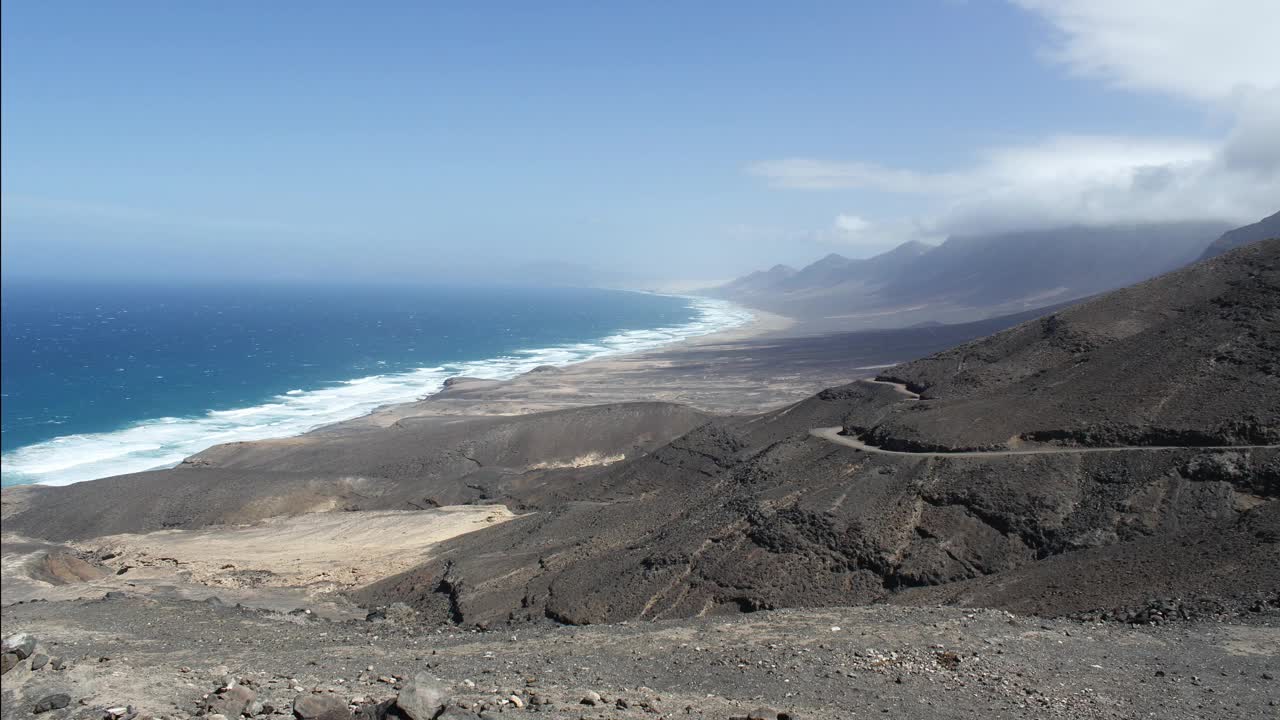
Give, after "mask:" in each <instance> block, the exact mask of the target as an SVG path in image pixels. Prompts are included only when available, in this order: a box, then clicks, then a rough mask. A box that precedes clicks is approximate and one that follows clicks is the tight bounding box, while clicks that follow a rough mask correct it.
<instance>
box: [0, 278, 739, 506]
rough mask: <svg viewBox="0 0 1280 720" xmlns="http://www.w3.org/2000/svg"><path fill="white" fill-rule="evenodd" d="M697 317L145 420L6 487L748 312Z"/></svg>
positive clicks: (72, 478) (80, 475) (37, 451)
mask: <svg viewBox="0 0 1280 720" xmlns="http://www.w3.org/2000/svg"><path fill="white" fill-rule="evenodd" d="M685 299H686V300H688V301H689V304H690V307H692V308H693V309H694V310H696V311H697V313H698V315H697V317H696V318H694V319H693V320H692V321H690V322H688V323H685V324H683V325H677V326H673V327H664V328H654V329H644V330H627V331H624V332H620V333H617V334H614V335H610V336H608V337H605V338H601V339H599V340H596V341H594V342H587V343H574V344H567V345H559V346H555V347H547V348H535V349H528V350H521V351H518V352H516V353H514V354H512V355H506V356H502V357H496V358H489V359H485V360H475V361H469V362H459V363H450V364H446V365H441V366H438V367H427V368H419V369H416V370H411V371H408V372H400V373H388V374H384V375H370V376H368V377H361V378H354V379H351V380H344V381H340V382H335V383H332V384H330V385H328V386H326V387H322V388H318V389H315V390H289V391H288V392H285V393H283V394H281V395H277V396H275V397H274V398H272V399H271V400H270V401H268V402H266V403H264V404H262V405H255V406H253V407H246V408H237V409H233V410H211V411H209V412H206V413H205V414H203V415H201V416H198V417H190V418H175V417H165V418H155V419H152V420H143V421H140V422H137V423H134V424H133V425H130V426H129V427H126V428H124V429H122V430H116V431H113V432H102V433H90V434H81V435H66V436H62V437H57V438H54V439H52V440H47V441H44V442H40V443H36V444H33V445H27V446H25V447H21V448H17V449H15V450H13V451H11V452H7V453H5V454H4V455H3V457H0V475H2V476H3V482H4V485H6V486H8V485H19V484H26V483H42V484H47V485H69V484H71V483H76V482H81V481H84V480H94V479H96V478H102V477H110V476H113V475H123V474H126V473H133V472H141V471H143V470H154V469H157V468H164V467H171V466H173V465H175V464H177V463H178V462H180V461H181V460H182V459H183V458H185V457H188V456H190V455H193V454H195V453H197V452H199V451H201V450H204V449H205V448H208V447H210V446H212V445H217V444H219V443H225V442H233V441H242V440H264V439H267V438H279V437H288V436H291V435H299V434H301V433H304V432H307V431H309V430H314V429H315V428H317V427H320V426H322V425H328V424H331V423H335V422H339V421H342V420H350V419H352V418H355V417H359V416H361V415H365V414H367V413H369V412H371V411H372V410H374V409H376V408H378V407H381V406H383V405H389V404H392V403H400V402H409V401H413V400H417V399H419V398H422V397H424V396H427V395H431V394H433V393H436V392H438V391H439V390H440V388H441V387H442V385H443V384H444V381H445V379H446V378H449V377H453V376H457V375H466V376H469V377H476V378H483V379H491V380H505V379H509V378H512V377H515V376H517V375H520V374H522V373H525V372H528V371H529V370H532V369H533V368H535V367H539V366H542V365H569V364H572V363H578V362H583V361H585V360H591V359H594V358H599V357H606V356H609V355H621V354H625V353H632V352H637V351H641V350H649V349H652V348H656V347H660V346H662V345H666V344H669V343H673V342H679V341H681V340H685V339H687V338H693V337H698V336H701V335H708V334H711V333H714V332H719V331H721V330H727V329H729V328H733V327H738V326H740V325H743V324H745V323H747V322H749V321H750V320H751V319H752V315H751V313H750V311H748V310H745V309H743V308H740V307H737V306H735V305H732V304H731V303H728V302H725V301H722V300H711V299H707V298H698V297H687V298H685Z"/></svg>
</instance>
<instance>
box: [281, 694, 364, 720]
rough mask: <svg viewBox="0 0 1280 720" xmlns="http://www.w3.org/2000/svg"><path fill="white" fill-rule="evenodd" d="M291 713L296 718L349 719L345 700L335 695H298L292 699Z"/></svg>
mask: <svg viewBox="0 0 1280 720" xmlns="http://www.w3.org/2000/svg"><path fill="white" fill-rule="evenodd" d="M293 714H294V716H295V717H297V718H298V720H351V711H350V710H348V709H347V701H346V700H343V699H342V698H340V697H338V696H337V695H314V694H310V693H308V694H305V695H299V696H298V697H296V698H294V699H293Z"/></svg>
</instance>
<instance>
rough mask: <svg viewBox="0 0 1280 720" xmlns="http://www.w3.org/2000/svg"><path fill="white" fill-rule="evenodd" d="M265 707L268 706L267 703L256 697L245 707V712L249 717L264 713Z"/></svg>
mask: <svg viewBox="0 0 1280 720" xmlns="http://www.w3.org/2000/svg"><path fill="white" fill-rule="evenodd" d="M265 707H266V705H265V703H263V702H262V701H261V700H257V699H255V700H254V701H253V702H251V703H249V706H248V707H246V708H245V709H244V714H245V715H247V716H249V717H253V716H255V715H261V714H262V713H263V708H265Z"/></svg>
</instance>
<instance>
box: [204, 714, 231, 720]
mask: <svg viewBox="0 0 1280 720" xmlns="http://www.w3.org/2000/svg"><path fill="white" fill-rule="evenodd" d="M204 717H205V720H227V716H226V715H223V714H221V713H214V714H212V715H205V716H204Z"/></svg>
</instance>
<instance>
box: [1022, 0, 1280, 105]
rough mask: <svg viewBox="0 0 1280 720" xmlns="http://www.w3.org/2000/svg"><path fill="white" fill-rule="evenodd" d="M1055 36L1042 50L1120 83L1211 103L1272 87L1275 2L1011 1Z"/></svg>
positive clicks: (1278, 44) (1278, 17)
mask: <svg viewBox="0 0 1280 720" xmlns="http://www.w3.org/2000/svg"><path fill="white" fill-rule="evenodd" d="M1012 2H1013V3H1014V4H1015V5H1018V6H1020V7H1022V8H1024V9H1026V10H1028V11H1030V12H1032V13H1035V14H1037V15H1039V16H1040V17H1042V18H1043V19H1044V20H1046V21H1047V22H1048V23H1050V24H1051V25H1052V26H1053V27H1054V29H1055V31H1056V32H1057V34H1058V37H1057V38H1055V41H1054V44H1053V45H1052V46H1051V47H1050V48H1049V49H1048V50H1046V55H1047V56H1048V57H1049V58H1051V59H1052V60H1053V61H1055V62H1059V63H1062V64H1063V65H1065V66H1066V67H1067V68H1069V69H1070V70H1071V71H1072V72H1074V73H1077V74H1080V75H1086V76H1094V77H1100V78H1102V79H1104V80H1106V81H1107V82H1109V83H1111V84H1113V85H1115V86H1117V87H1122V88H1128V89H1135V90H1154V91H1157V92H1162V93H1168V94H1171V95H1176V96H1180V97H1186V98H1191V99H1194V100H1200V101H1207V102H1217V101H1223V100H1227V99H1229V98H1231V97H1233V96H1236V95H1238V94H1241V93H1244V94H1249V93H1252V92H1258V91H1263V92H1265V91H1269V90H1273V89H1275V88H1276V87H1277V86H1278V85H1280V40H1277V29H1280V2H1276V0H1176V1H1171V0H1012Z"/></svg>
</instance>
